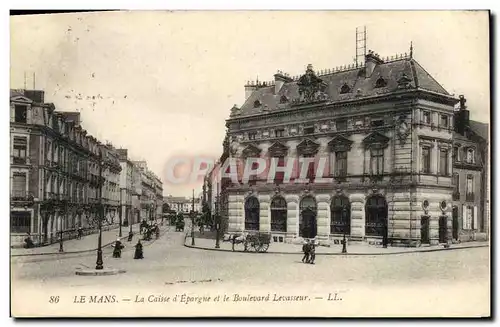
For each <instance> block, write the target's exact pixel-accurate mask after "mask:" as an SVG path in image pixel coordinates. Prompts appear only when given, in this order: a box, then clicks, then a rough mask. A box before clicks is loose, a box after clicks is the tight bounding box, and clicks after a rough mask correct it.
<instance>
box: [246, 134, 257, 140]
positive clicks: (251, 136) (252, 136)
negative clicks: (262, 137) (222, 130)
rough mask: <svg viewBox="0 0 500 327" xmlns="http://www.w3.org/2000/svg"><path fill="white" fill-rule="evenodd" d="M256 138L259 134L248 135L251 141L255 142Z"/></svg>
mask: <svg viewBox="0 0 500 327" xmlns="http://www.w3.org/2000/svg"><path fill="white" fill-rule="evenodd" d="M256 136H257V133H255V132H252V133H248V139H249V140H255V137H256Z"/></svg>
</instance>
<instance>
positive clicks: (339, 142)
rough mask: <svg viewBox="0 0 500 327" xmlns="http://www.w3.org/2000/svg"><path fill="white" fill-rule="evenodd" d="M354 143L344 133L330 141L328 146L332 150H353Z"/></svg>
mask: <svg viewBox="0 0 500 327" xmlns="http://www.w3.org/2000/svg"><path fill="white" fill-rule="evenodd" d="M352 143H353V142H352V141H351V140H349V139H347V138H345V137H344V136H342V135H338V136H336V137H334V138H333V139H332V140H331V141H330V142H328V147H329V148H330V150H331V151H332V152H337V151H351V146H352Z"/></svg>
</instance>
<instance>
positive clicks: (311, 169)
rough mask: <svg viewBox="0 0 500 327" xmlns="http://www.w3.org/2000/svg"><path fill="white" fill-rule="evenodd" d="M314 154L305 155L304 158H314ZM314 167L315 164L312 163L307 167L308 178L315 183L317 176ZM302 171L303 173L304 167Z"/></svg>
mask: <svg viewBox="0 0 500 327" xmlns="http://www.w3.org/2000/svg"><path fill="white" fill-rule="evenodd" d="M314 157H315V156H314V154H305V155H303V158H314ZM305 164H306V162H303V163H302V165H305ZM314 166H315V162H314V161H313V162H311V163H309V165H308V166H307V175H306V178H307V179H308V180H309V181H310V182H311V183H312V182H313V181H314V178H315V176H316V174H315V169H314ZM300 170H301V171H302V167H301V168H300Z"/></svg>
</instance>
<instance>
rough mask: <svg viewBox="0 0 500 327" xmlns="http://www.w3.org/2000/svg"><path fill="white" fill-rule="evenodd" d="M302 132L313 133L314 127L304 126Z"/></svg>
mask: <svg viewBox="0 0 500 327" xmlns="http://www.w3.org/2000/svg"><path fill="white" fill-rule="evenodd" d="M304 134H305V135H310V134H314V127H304Z"/></svg>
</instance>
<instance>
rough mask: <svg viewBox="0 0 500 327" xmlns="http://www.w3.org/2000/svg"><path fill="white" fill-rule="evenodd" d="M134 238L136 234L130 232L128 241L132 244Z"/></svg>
mask: <svg viewBox="0 0 500 327" xmlns="http://www.w3.org/2000/svg"><path fill="white" fill-rule="evenodd" d="M132 238H134V233H133V232H132V231H130V232H128V239H127V241H129V242H132Z"/></svg>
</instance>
